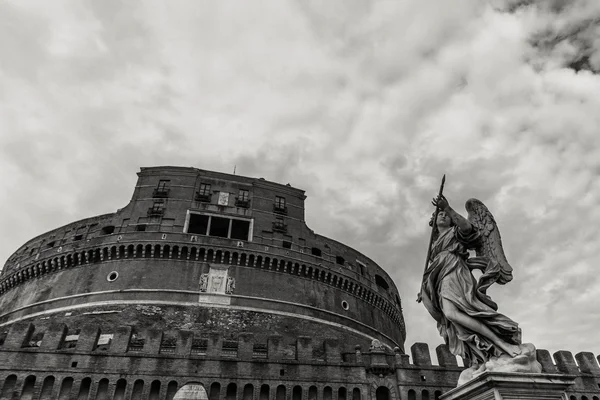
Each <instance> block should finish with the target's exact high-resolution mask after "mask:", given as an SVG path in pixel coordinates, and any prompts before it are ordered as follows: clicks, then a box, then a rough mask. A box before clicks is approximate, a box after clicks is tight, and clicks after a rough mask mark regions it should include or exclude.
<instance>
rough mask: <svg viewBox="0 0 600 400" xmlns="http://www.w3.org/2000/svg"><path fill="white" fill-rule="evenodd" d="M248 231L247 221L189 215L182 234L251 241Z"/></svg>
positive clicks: (248, 222) (248, 221)
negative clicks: (185, 228)
mask: <svg viewBox="0 0 600 400" xmlns="http://www.w3.org/2000/svg"><path fill="white" fill-rule="evenodd" d="M250 230H251V220H249V219H241V218H228V217H224V216H223V217H221V216H216V215H205V214H196V213H190V214H189V220H188V222H187V230H185V231H184V232H186V233H190V234H199V235H208V236H215V237H222V238H227V239H236V240H252V239H251V238H250Z"/></svg>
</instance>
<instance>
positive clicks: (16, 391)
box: [0, 374, 389, 400]
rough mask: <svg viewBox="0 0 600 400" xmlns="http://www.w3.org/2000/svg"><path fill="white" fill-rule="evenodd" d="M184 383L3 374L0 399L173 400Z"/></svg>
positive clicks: (228, 397) (316, 399)
mask: <svg viewBox="0 0 600 400" xmlns="http://www.w3.org/2000/svg"><path fill="white" fill-rule="evenodd" d="M185 383H186V382H183V383H181V384H180V383H179V382H177V381H176V380H170V381H167V382H162V381H161V380H158V379H156V380H151V381H149V382H146V381H145V380H143V379H135V380H133V381H128V380H127V379H125V378H120V379H118V380H116V381H114V382H111V381H110V380H109V379H108V378H102V379H100V380H98V381H95V380H92V378H90V377H85V378H83V379H77V378H73V377H71V376H67V377H64V378H62V379H61V378H56V377H55V376H53V375H50V376H46V377H45V378H44V379H40V380H38V379H37V377H36V376H35V375H29V376H27V377H25V379H19V378H18V377H17V375H15V374H12V375H9V376H8V377H6V379H4V381H3V382H2V386H1V387H0V399H13V398H18V399H21V400H50V399H52V400H71V399H77V400H125V399H131V400H173V398H174V397H175V395H176V394H177V391H178V389H179V388H180V387H182V386H183V385H184V384H185ZM200 384H201V385H203V387H204V388H205V389H206V392H207V395H208V400H362V397H363V396H362V393H361V390H360V388H358V387H354V388H346V387H345V386H339V387H332V386H330V385H326V386H324V387H317V386H316V385H310V386H304V385H284V384H278V385H273V386H271V385H268V384H256V385H255V384H253V383H247V384H245V385H238V384H237V383H233V382H230V383H228V384H226V385H222V384H221V383H220V382H211V383H209V384H203V383H202V382H200ZM384 389H386V390H385V391H384V392H385V393H384V392H383V391H381V390H378V391H377V396H376V397H377V399H376V400H389V390H387V388H384Z"/></svg>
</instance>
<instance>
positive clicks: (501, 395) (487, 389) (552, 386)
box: [440, 372, 575, 400]
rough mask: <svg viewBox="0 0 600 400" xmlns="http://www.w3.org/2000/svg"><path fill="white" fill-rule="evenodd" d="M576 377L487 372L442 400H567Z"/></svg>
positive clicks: (446, 395)
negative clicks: (567, 392)
mask: <svg viewBox="0 0 600 400" xmlns="http://www.w3.org/2000/svg"><path fill="white" fill-rule="evenodd" d="M574 379H575V376H572V375H558V374H525V373H512V372H484V373H483V374H481V375H479V376H477V377H476V378H474V379H473V380H471V381H469V382H467V383H465V384H464V385H461V386H459V387H457V388H456V389H452V390H451V391H449V392H447V393H445V394H443V395H442V396H441V397H440V400H516V399H521V400H534V399H535V400H563V399H565V390H566V389H567V388H568V387H569V386H570V385H572V384H573V382H574Z"/></svg>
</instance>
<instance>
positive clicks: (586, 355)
mask: <svg viewBox="0 0 600 400" xmlns="http://www.w3.org/2000/svg"><path fill="white" fill-rule="evenodd" d="M575 360H576V361H577V365H579V370H580V371H581V372H582V373H584V374H593V375H600V366H598V362H597V361H596V358H595V357H594V354H593V353H591V352H586V351H583V352H579V353H577V354H575Z"/></svg>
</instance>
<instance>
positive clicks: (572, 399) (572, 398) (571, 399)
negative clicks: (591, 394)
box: [569, 396, 577, 400]
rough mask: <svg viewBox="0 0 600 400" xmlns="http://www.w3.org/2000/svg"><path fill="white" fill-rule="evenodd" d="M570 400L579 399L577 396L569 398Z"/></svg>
mask: <svg viewBox="0 0 600 400" xmlns="http://www.w3.org/2000/svg"><path fill="white" fill-rule="evenodd" d="M569 400H577V397H575V396H569Z"/></svg>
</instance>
